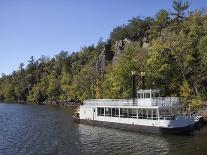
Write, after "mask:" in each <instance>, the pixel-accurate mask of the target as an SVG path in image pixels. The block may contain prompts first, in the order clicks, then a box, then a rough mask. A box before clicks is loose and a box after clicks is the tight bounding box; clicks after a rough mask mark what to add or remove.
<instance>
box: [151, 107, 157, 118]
mask: <svg viewBox="0 0 207 155" xmlns="http://www.w3.org/2000/svg"><path fill="white" fill-rule="evenodd" d="M152 112H153V113H152V114H153V119H154V120H156V119H157V110H156V109H153V111H152Z"/></svg>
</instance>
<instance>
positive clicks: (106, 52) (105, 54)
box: [96, 44, 114, 74]
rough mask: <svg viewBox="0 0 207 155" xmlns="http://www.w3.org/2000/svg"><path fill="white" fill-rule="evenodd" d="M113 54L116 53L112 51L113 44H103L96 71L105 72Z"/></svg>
mask: <svg viewBox="0 0 207 155" xmlns="http://www.w3.org/2000/svg"><path fill="white" fill-rule="evenodd" d="M113 56H114V54H113V51H111V45H110V44H103V45H102V48H101V51H100V54H99V56H98V59H97V62H96V71H97V72H99V73H100V74H103V73H104V71H105V68H106V65H107V64H108V63H109V62H110V61H111V60H112V59H113Z"/></svg>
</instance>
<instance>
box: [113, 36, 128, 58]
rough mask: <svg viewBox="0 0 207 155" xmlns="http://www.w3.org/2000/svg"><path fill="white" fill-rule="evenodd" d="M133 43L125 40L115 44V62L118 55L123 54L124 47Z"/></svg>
mask: <svg viewBox="0 0 207 155" xmlns="http://www.w3.org/2000/svg"><path fill="white" fill-rule="evenodd" d="M130 43H131V41H130V40H129V39H127V38H125V39H124V40H119V41H116V42H115V52H114V57H113V60H115V59H116V57H117V55H119V54H120V53H122V52H123V50H124V47H125V45H126V44H130Z"/></svg>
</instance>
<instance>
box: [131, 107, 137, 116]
mask: <svg viewBox="0 0 207 155" xmlns="http://www.w3.org/2000/svg"><path fill="white" fill-rule="evenodd" d="M129 118H137V109H129Z"/></svg>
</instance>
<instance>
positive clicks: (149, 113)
mask: <svg viewBox="0 0 207 155" xmlns="http://www.w3.org/2000/svg"><path fill="white" fill-rule="evenodd" d="M147 118H148V119H152V110H151V109H149V110H148V112H147Z"/></svg>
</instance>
